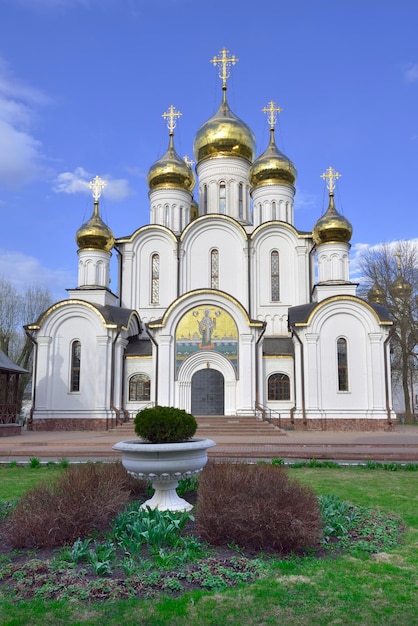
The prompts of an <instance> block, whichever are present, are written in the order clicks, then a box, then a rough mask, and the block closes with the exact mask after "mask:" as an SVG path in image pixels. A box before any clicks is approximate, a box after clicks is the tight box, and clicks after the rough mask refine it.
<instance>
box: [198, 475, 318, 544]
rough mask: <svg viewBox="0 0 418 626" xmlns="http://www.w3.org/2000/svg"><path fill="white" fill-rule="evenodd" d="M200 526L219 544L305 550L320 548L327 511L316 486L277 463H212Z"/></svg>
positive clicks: (204, 481)
mask: <svg viewBox="0 0 418 626" xmlns="http://www.w3.org/2000/svg"><path fill="white" fill-rule="evenodd" d="M197 502H198V506H197V513H196V523H197V526H198V530H199V533H200V535H201V536H202V537H204V538H205V539H206V540H207V541H209V542H210V543H212V544H213V545H224V544H228V543H231V542H235V543H236V544H237V545H238V546H241V547H243V548H250V549H254V550H265V551H278V552H280V553H283V554H286V553H289V552H303V551H304V550H306V549H308V548H312V547H316V546H318V543H319V541H320V539H321V534H322V531H321V528H322V521H321V513H320V509H319V505H318V500H317V498H316V496H315V494H314V492H313V490H312V489H311V488H310V487H305V486H303V485H301V484H299V483H298V482H296V481H294V480H291V479H290V478H289V476H288V474H287V470H285V469H284V468H280V467H275V466H272V465H246V464H241V463H240V464H233V463H209V464H208V465H207V466H206V467H205V469H204V470H203V472H202V474H201V476H200V479H199V488H198V499H197Z"/></svg>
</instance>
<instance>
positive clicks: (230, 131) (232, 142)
mask: <svg viewBox="0 0 418 626" xmlns="http://www.w3.org/2000/svg"><path fill="white" fill-rule="evenodd" d="M193 151H194V155H195V159H196V161H197V162H199V161H203V159H207V158H211V157H218V156H225V157H228V156H231V157H241V158H243V159H247V160H248V161H252V160H253V158H254V152H255V137H254V133H253V132H252V130H251V129H250V127H249V126H247V124H245V122H243V121H242V120H240V119H239V117H237V116H236V115H235V113H233V112H232V111H231V109H230V108H229V105H228V102H227V99H226V90H224V92H223V98H222V104H221V106H220V107H219V109H218V110H217V111H216V113H215V115H213V116H212V117H211V118H210V119H209V120H208V121H207V122H205V123H204V124H203V126H201V127H200V129H199V130H198V131H197V133H196V137H195V140H194V144H193Z"/></svg>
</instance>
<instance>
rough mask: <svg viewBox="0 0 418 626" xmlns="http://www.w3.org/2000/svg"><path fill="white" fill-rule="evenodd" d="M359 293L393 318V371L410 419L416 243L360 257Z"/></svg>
mask: <svg viewBox="0 0 418 626" xmlns="http://www.w3.org/2000/svg"><path fill="white" fill-rule="evenodd" d="M360 267H361V270H362V273H363V278H364V283H362V288H361V293H362V295H363V296H364V297H365V298H366V299H367V300H369V301H370V302H372V303H375V304H382V305H383V306H385V307H386V308H387V309H388V310H389V312H390V314H391V316H392V319H393V323H394V326H393V334H392V348H393V350H392V372H393V375H394V378H395V379H397V380H398V381H399V382H400V383H401V384H402V389H403V396H404V402H405V421H406V422H407V423H410V422H412V420H413V397H412V398H411V391H410V390H411V379H413V377H414V375H415V368H416V365H417V363H416V359H417V353H416V349H417V345H418V243H417V242H416V241H399V242H396V243H395V244H387V243H385V244H382V245H381V246H379V247H378V248H374V249H372V250H369V251H368V252H366V253H365V254H364V256H363V257H362V259H361V260H360Z"/></svg>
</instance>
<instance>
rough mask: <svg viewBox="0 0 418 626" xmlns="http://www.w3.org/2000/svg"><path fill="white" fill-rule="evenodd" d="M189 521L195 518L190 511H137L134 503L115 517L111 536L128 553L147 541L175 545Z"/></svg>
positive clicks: (157, 544)
mask: <svg viewBox="0 0 418 626" xmlns="http://www.w3.org/2000/svg"><path fill="white" fill-rule="evenodd" d="M189 520H192V521H193V520H194V518H193V516H192V515H191V514H190V513H189V512H188V511H183V512H180V513H176V512H172V511H160V510H159V509H150V508H149V507H147V508H146V509H139V510H138V508H137V506H132V507H130V508H129V509H127V510H126V511H124V512H123V513H121V514H120V515H118V516H117V518H116V519H115V520H114V523H113V525H112V536H113V537H114V538H115V540H116V542H117V543H118V545H119V546H120V548H121V549H122V550H124V552H125V553H126V554H129V553H131V551H132V548H135V546H138V547H139V546H140V545H142V544H145V543H146V544H148V545H149V546H150V547H152V546H173V545H176V543H177V542H178V538H179V535H180V533H181V531H182V530H183V529H184V527H185V525H186V523H187V522H188V521H189ZM138 547H137V548H136V550H135V551H136V552H137V551H138Z"/></svg>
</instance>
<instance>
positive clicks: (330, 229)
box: [312, 192, 353, 246]
mask: <svg viewBox="0 0 418 626" xmlns="http://www.w3.org/2000/svg"><path fill="white" fill-rule="evenodd" d="M352 234H353V227H352V226H351V224H350V222H349V221H348V219H347V218H345V217H344V216H343V215H341V214H340V213H338V211H337V209H336V208H335V204H334V194H333V193H332V192H330V194H329V205H328V209H327V210H326V212H325V214H324V215H323V216H322V217H321V218H319V220H318V221H317V222H316V224H315V226H314V228H313V231H312V235H313V239H314V241H315V243H316V245H317V246H319V245H320V244H322V243H348V242H349V241H350V239H351V235H352Z"/></svg>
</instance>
